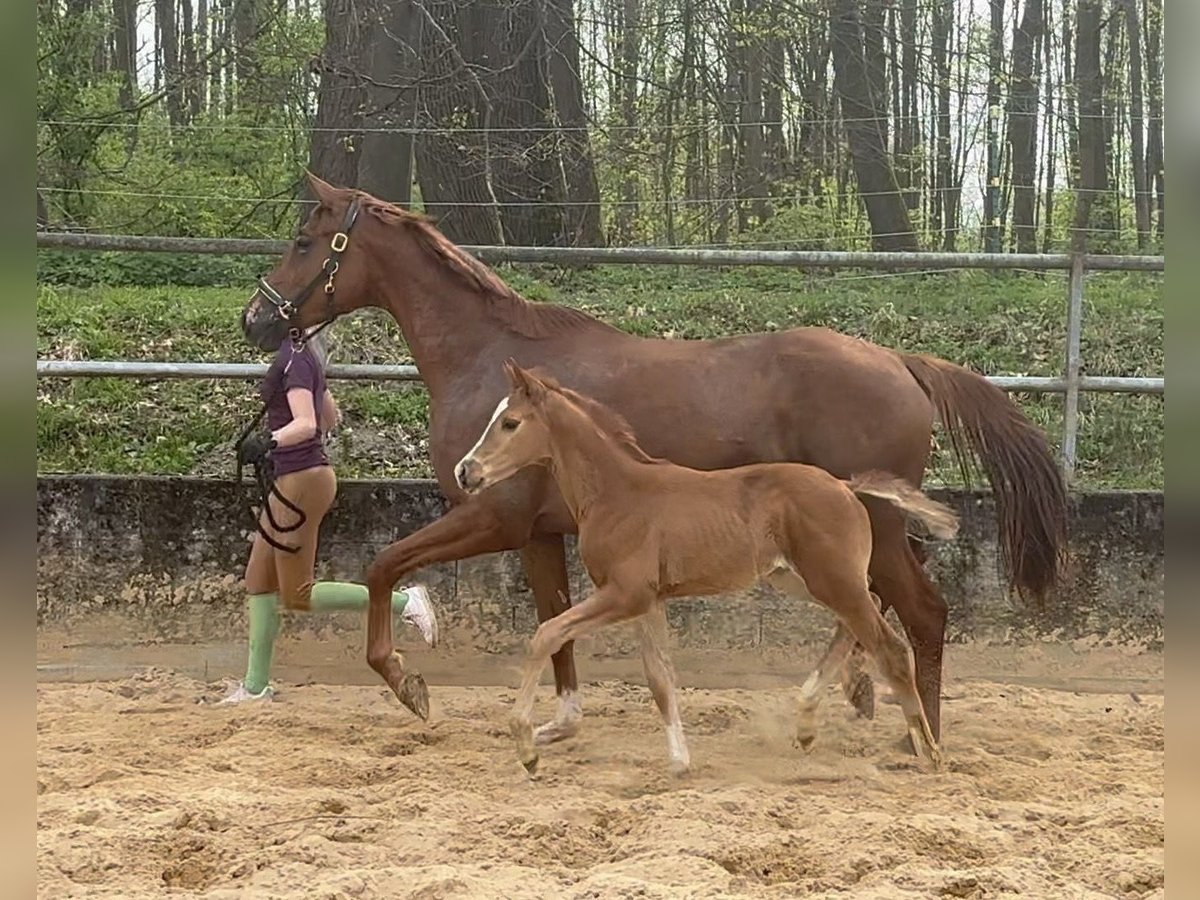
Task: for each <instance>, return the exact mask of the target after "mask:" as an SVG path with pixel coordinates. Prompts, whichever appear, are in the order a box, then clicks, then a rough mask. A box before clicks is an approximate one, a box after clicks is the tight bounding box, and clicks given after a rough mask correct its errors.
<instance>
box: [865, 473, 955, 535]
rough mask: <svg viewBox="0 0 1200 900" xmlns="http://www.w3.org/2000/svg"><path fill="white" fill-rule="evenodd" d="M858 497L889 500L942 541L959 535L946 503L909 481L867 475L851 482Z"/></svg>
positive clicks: (883, 474)
mask: <svg viewBox="0 0 1200 900" xmlns="http://www.w3.org/2000/svg"><path fill="white" fill-rule="evenodd" d="M849 485H850V490H852V491H854V493H855V494H867V495H869V496H871V497H878V498H879V499H880V500H887V501H888V502H889V503H892V504H893V505H894V506H896V507H898V508H899V509H901V510H902V511H903V512H904V514H905V515H907V516H910V517H912V518H914V519H916V520H917V521H918V522H920V523H921V524H922V525H924V526H925V527H926V528H927V529H929V533H930V534H932V535H933V536H934V537H937V538H941V539H942V540H949V539H950V538H952V537H954V536H955V535H956V534H958V516H956V515H955V514H954V510H952V509H951V508H950V507H948V506H946V504H944V503H938V502H937V501H936V500H931V499H930V498H929V497H927V496H925V494H924V493H922V492H921V491H919V490H917V489H916V488H915V487H913V486H912V485H911V484H909V483H908V482H907V481H902V480H901V479H899V478H895V477H893V476H891V475H888V474H886V473H884V472H863V473H862V474H860V475H855V476H854V477H853V478H851V479H850V481H849Z"/></svg>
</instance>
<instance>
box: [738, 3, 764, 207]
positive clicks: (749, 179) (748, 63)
mask: <svg viewBox="0 0 1200 900" xmlns="http://www.w3.org/2000/svg"><path fill="white" fill-rule="evenodd" d="M761 22H762V0H746V27H747V32H748V35H747V37H746V39H745V42H746V43H747V44H749V43H750V36H757V35H758V34H759V33H760V31H759V25H760V24H761ZM755 43H756V44H757V43H758V40H757V37H755ZM740 63H741V66H742V67H743V73H744V78H745V84H746V88H745V90H744V91H743V92H742V103H741V113H740V121H741V151H742V152H741V156H740V162H741V173H740V177H739V178H738V193H739V195H740V196H739V200H740V201H741V202H739V203H738V225H739V231H746V230H747V228H748V227H749V225H750V221H749V215H751V214H752V215H753V216H754V217H755V220H756V222H757V223H758V224H761V223H762V222H764V221H765V220H766V218H767V202H766V200H765V199H764V192H765V191H766V184H765V182H766V179H765V178H764V173H763V149H764V148H763V126H762V121H763V103H762V96H763V54H762V52H761V51H760V50H759V48H758V47H757V46H753V47H749V46H748V47H745V48H744V50H743V52H742V58H741V60H740Z"/></svg>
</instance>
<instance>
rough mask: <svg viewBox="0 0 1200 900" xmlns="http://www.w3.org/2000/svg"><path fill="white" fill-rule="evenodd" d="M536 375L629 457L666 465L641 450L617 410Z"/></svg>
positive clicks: (664, 461)
mask: <svg viewBox="0 0 1200 900" xmlns="http://www.w3.org/2000/svg"><path fill="white" fill-rule="evenodd" d="M534 374H535V375H536V376H537V379H538V381H540V382H541V383H542V384H544V385H545V386H546V387H547V388H548V389H549V390H551V391H553V392H554V393H556V394H558V395H559V396H561V397H562V398H563V399H564V400H566V401H567V402H568V403H570V404H571V405H572V406H574V407H576V408H577V409H579V411H580V412H582V413H583V414H584V415H586V416H587V417H588V418H589V419H590V420H591V421H592V424H593V425H595V426H596V428H597V429H599V430H600V432H601V433H602V434H605V435H607V436H608V437H611V438H612V439H613V441H614V442H615V443H616V445H617V446H618V447H619V448H620V449H621V450H623V451H624V452H625V453H626V454H627V455H628V456H630V457H631V458H633V459H634V460H636V461H637V462H640V463H648V464H652V465H662V464H664V463H666V460H664V459H658V458H657V457H653V456H651V455H650V454H649V453H647V452H646V451H645V450H643V449H642V448H641V445H640V444H638V442H637V437H636V436H635V435H634V433H633V426H631V425H630V424H629V422H628V421H627V420H626V419H625V417H624V416H622V415H621V414H620V413H619V412H617V411H616V410H615V409H613V408H612V407H609V406H605V405H604V404H603V403H601V402H600V401H599V400H594V399H592V398H591V397H587V396H585V395H583V394H580V393H577V392H576V391H573V390H571V389H570V388H568V387H563V386H562V385H561V384H559V383H558V381H557V380H556V379H555V378H553V377H552V376H550V375H544V374H542V373H540V372H537V371H536V370H534Z"/></svg>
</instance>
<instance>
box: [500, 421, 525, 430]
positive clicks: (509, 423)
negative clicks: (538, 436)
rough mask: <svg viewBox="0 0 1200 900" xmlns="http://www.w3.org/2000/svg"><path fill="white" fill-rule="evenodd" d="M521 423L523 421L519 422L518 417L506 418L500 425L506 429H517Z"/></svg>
mask: <svg viewBox="0 0 1200 900" xmlns="http://www.w3.org/2000/svg"><path fill="white" fill-rule="evenodd" d="M520 424H521V423H520V422H518V421H517V420H516V419H505V420H504V421H503V422H501V423H500V427H501V428H503V429H504V430H505V431H516V430H517V426H518V425H520Z"/></svg>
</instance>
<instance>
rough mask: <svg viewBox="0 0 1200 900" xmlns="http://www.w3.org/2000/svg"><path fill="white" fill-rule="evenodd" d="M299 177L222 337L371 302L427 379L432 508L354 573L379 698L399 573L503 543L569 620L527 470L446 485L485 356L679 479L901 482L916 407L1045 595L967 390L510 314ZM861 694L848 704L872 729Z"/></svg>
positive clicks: (921, 434) (895, 563)
mask: <svg viewBox="0 0 1200 900" xmlns="http://www.w3.org/2000/svg"><path fill="white" fill-rule="evenodd" d="M309 184H310V187H311V189H312V192H313V195H314V196H315V197H316V198H317V199H318V201H319V204H318V205H317V206H316V208H315V209H313V211H312V213H311V214H310V216H309V217H308V219H307V221H306V222H305V224H304V225H303V227H302V228H301V229H300V234H299V235H298V237H297V238H296V240H295V242H294V243H293V245H292V246H291V247H290V248H289V249H288V250H287V252H286V253H285V254H284V257H283V259H282V260H281V261H280V262H279V264H278V265H277V266H276V267H275V269H274V271H273V272H271V273H270V275H268V276H267V277H266V278H264V279H263V280H261V281H260V283H259V289H258V290H257V291H256V292H255V294H254V295H253V296H252V297H251V298H250V300H249V302H248V304H247V306H246V308H245V309H244V311H243V313H242V329H243V331H244V333H245V335H246V337H247V339H248V340H250V341H251V342H253V343H254V344H256V345H258V346H259V347H261V348H262V349H265V350H271V349H273V348H276V347H278V346H279V343H280V342H281V341H282V340H284V339H285V338H286V336H287V334H288V331H289V329H290V328H311V327H317V326H320V325H321V324H322V323H324V322H328V321H330V320H332V319H333V318H334V317H336V316H339V315H342V314H344V313H348V312H350V311H352V310H355V309H359V308H362V307H367V306H375V307H380V308H383V309H386V310H387V311H388V312H390V313H391V315H392V316H393V317H394V318H395V319H396V321H397V323H398V324H399V326H400V328H401V330H402V331H403V333H404V337H405V339H406V341H407V342H408V346H409V349H410V351H411V353H412V355H413V358H414V359H415V361H416V363H417V366H418V367H419V368H420V371H421V375H422V377H423V378H424V381H425V384H426V386H427V387H428V390H429V403H430V418H429V429H430V431H429V447H430V457H431V462H432V464H433V468H434V472H435V474H436V476H437V480H438V484H439V486H440V487H441V489H442V491H443V492H444V493H445V495H446V497H447V499H448V500H449V502H450V509H449V510H448V511H447V513H446V514H445V515H444V516H442V517H441V518H440V519H438V520H437V521H436V522H433V523H431V524H430V525H428V526H426V527H424V528H421V529H420V530H418V531H416V532H414V533H413V534H410V535H408V536H407V537H405V538H404V539H403V540H400V541H397V542H396V543H394V544H392V545H391V546H389V547H387V548H386V549H384V550H383V551H382V552H380V553H379V555H378V556H377V557H376V559H375V560H374V562H373V563H372V564H371V566H370V568H369V570H368V572H367V582H368V585H369V588H370V594H371V600H370V612H369V613H368V621H367V659H368V662H369V663H370V665H371V667H372V668H373V669H375V671H376V672H378V673H379V674H380V675H381V676H382V677H383V679H384V680H385V681H386V682H387V683H388V684H389V685H390V686H391V688H392V690H393V691H397V692H398V691H399V689H400V686H401V683H402V682H403V679H404V665H403V660H402V659H401V658H400V656H399V655H398V654H397V653H396V652H395V650H394V645H393V642H392V618H391V590H392V586H393V585H395V584H396V583H397V581H399V580H400V579H401V578H403V577H405V576H406V575H407V574H409V573H411V572H412V571H414V570H415V569H419V568H421V567H423V566H428V565H431V564H434V563H442V562H451V561H455V560H460V559H466V558H468V557H471V556H476V555H479V554H483V553H492V552H499V551H503V550H518V549H519V550H521V551H522V555H523V562H524V566H525V571H526V573H527V575H528V578H529V583H530V586H531V588H532V590H533V594H534V599H535V601H536V604H537V611H538V618H539V620H540V621H542V622H544V621H546V620H548V619H549V618H551V617H552V616H554V615H557V614H559V613H561V612H563V611H564V610H565V609H566V608H568V606H569V601H567V600H566V599H565V598H567V597H568V595H569V588H568V583H567V567H566V553H565V548H564V535H566V534H572V533H575V531H576V526H575V522H574V520H573V519H572V517H571V514H570V510H569V509H568V508H567V506H566V504H565V503H564V501H563V498H562V496H561V494H560V492H559V491H558V490H557V488H556V487H555V485H554V482H553V480H552V479H551V478H550V477H549V475H548V473H547V472H546V471H545V470H543V469H537V468H530V469H526V470H525V471H523V472H521V473H519V474H518V475H515V476H513V477H512V478H510V479H507V480H506V481H504V482H503V483H501V484H497V485H495V486H493V487H491V488H488V489H487V490H486V491H483V492H481V493H479V494H474V495H470V496H468V495H467V494H466V493H465V492H464V491H463V490H462V489H461V488H459V487H458V485H457V484H456V483H455V479H454V471H453V470H454V465H455V463H457V462H458V460H460V459H461V458H462V456H463V454H464V453H466V452H467V450H469V449H470V447H471V445H472V444H473V443H474V441H475V439H476V437H477V436H478V435H479V433H480V430H481V429H482V428H483V427H484V425H485V424H486V423H487V421H488V416H490V415H491V414H492V411H493V410H494V409H495V407H496V403H497V401H498V400H499V399H500V398H501V397H503V396H504V395H505V394H506V393H507V389H506V387H505V379H504V375H503V372H502V371H501V363H502V362H503V361H504V360H506V359H509V358H510V357H511V358H514V359H516V360H517V361H518V362H520V363H521V364H522V365H525V366H540V367H542V368H543V369H544V370H545V371H546V372H548V373H549V374H551V375H553V376H554V377H557V378H560V379H562V380H564V381H566V382H568V383H570V384H571V385H572V386H573V387H575V388H576V389H578V390H580V391H583V392H585V393H587V394H588V395H589V396H592V397H595V398H596V399H597V400H599V401H600V402H602V403H604V404H606V405H607V406H609V407H611V408H612V409H614V410H616V411H617V412H619V413H620V414H621V415H622V416H623V417H624V418H625V419H626V420H627V421H629V422H630V423H631V425H632V427H633V428H634V431H635V433H636V434H637V435H638V438H639V441H640V442H641V445H642V446H643V447H644V448H645V450H646V452H647V453H650V454H652V455H654V456H656V457H660V458H663V459H669V460H671V461H672V462H674V463H677V464H680V465H686V466H690V467H692V468H695V469H718V468H728V467H731V466H737V465H745V464H748V463H754V462H804V463H809V464H811V465H816V466H820V467H821V468H823V469H826V470H828V471H829V472H831V473H833V474H834V475H836V476H838V477H847V476H849V475H850V474H852V473H854V472H866V471H872V470H877V471H881V472H887V473H889V474H890V475H892V476H894V477H897V478H901V479H903V480H905V481H907V482H908V483H909V484H911V485H912V486H913V487H919V486H920V484H921V480H922V478H923V476H924V471H925V466H926V463H927V461H928V459H929V454H930V448H931V440H932V434H933V431H932V429H933V421H934V415H935V413H936V414H937V416H938V417H939V418H940V419H941V421H942V424H943V427H944V428H945V430H946V431H947V432H948V434H949V437H950V441H951V445H952V447H953V449H954V451H955V453H956V456H957V457H958V459H959V462H960V464H961V465H962V467H963V470H964V475H968V476H969V475H970V473H971V470H972V465H971V457H972V455H974V456H975V457H976V458H978V460H979V461H980V462H981V463H982V468H983V471H984V473H985V474H986V475H987V478H988V480H989V481H990V483H991V486H992V489H993V492H994V496H995V502H996V510H997V515H998V518H999V524H1000V540H999V548H1000V554H999V556H1000V561H1001V563H1002V564H1003V566H1004V568H1005V575H1006V576H1007V580H1008V583H1009V585H1010V586H1011V587H1015V588H1016V589H1017V590H1018V591H1020V592H1021V594H1022V595H1032V596H1033V597H1036V598H1039V599H1040V598H1041V597H1043V596H1044V595H1045V594H1046V592H1047V591H1049V590H1050V589H1051V588H1052V587H1053V585H1054V584H1055V582H1056V580H1057V577H1058V573H1059V567H1060V565H1061V563H1062V560H1063V555H1064V552H1065V545H1066V517H1067V516H1066V514H1067V506H1066V491H1065V489H1064V485H1063V482H1062V479H1061V476H1060V474H1059V472H1058V469H1057V467H1056V465H1055V461H1054V458H1053V457H1052V456H1051V453H1050V450H1049V448H1048V446H1047V444H1046V440H1045V437H1044V436H1043V435H1042V433H1041V432H1040V431H1039V430H1038V429H1037V428H1036V427H1035V426H1034V425H1033V424H1032V423H1031V422H1029V420H1028V419H1026V418H1025V417H1024V416H1023V415H1022V413H1021V411H1020V409H1019V408H1018V407H1017V405H1016V404H1015V403H1013V402H1012V401H1011V400H1010V399H1009V398H1008V396H1007V395H1006V394H1005V393H1004V392H1003V391H1001V390H1000V389H999V388H997V387H995V386H993V385H992V384H990V383H989V382H988V381H987V380H985V379H984V378H982V377H981V376H979V375H976V374H975V373H973V372H970V371H968V370H966V369H964V368H961V367H959V366H956V365H954V364H952V363H949V362H946V361H944V360H941V359H937V358H934V357H929V356H919V355H915V354H909V353H902V352H899V351H895V350H890V349H886V348H884V347H879V346H876V345H874V344H871V343H868V342H867V341H863V340H859V339H857V338H852V337H848V336H845V335H842V334H838V333H836V332H833V331H829V330H827V329H824V328H794V329H790V330H787V331H780V332H775V333H769V334H749V335H742V336H738V337H728V338H721V339H717V340H705V341H676V340H657V339H647V338H642V337H636V336H633V335H629V334H626V333H625V332H622V331H620V330H618V329H616V328H613V327H611V326H609V325H606V324H604V323H602V322H600V321H598V320H596V319H594V318H592V317H591V316H588V315H587V314H585V313H583V312H580V311H578V310H574V309H569V308H565V307H562V306H557V305H553V304H547V303H531V302H529V301H527V300H525V299H524V298H522V297H521V296H520V295H519V294H517V293H516V292H515V291H513V290H512V289H511V288H509V287H508V286H507V285H506V284H505V283H504V282H503V281H501V280H500V278H498V277H497V276H496V274H495V273H494V272H493V271H492V270H491V269H489V268H488V267H487V266H486V265H484V264H483V263H482V262H480V261H479V260H477V259H476V258H475V257H473V256H471V255H470V254H468V253H466V252H465V251H463V250H462V249H460V248H459V247H457V246H455V245H454V244H452V243H451V242H450V241H449V240H447V239H446V237H445V236H444V235H442V234H441V232H439V231H438V230H437V229H436V228H435V227H434V226H433V225H432V224H431V223H430V222H429V221H427V220H426V219H424V218H423V217H421V216H417V215H414V214H411V213H408V212H405V211H403V210H400V209H398V208H397V207H395V206H393V205H391V204H389V203H386V202H383V201H381V200H378V199H376V198H374V197H371V196H370V195H367V194H364V193H362V192H359V191H354V190H349V189H338V188H334V187H332V186H330V185H328V184H326V183H325V182H323V181H321V180H320V179H318V178H316V177H315V176H312V175H311V174H310V175H309ZM317 288H322V290H320V291H318V290H317ZM864 502H865V503H866V506H867V508H868V511H869V512H870V516H871V526H872V531H873V538H874V543H873V550H872V554H871V564H870V575H871V579H872V585H873V589H874V591H875V592H876V593H877V594H878V595H879V597H880V598H881V600H882V602H883V605H884V608H885V609H886V608H887V607H894V608H895V610H896V613H897V615H898V616H899V618H900V621H901V622H902V623H903V625H904V628H905V630H906V631H907V633H908V636H909V639H910V641H911V643H912V647H913V652H914V654H915V657H916V665H917V685H918V690H919V692H920V694H921V699H922V701H923V702H924V706H925V711H926V714H927V715H928V717H929V723H930V726H931V728H932V730H933V734H934V736H935V737H939V736H940V733H939V721H940V714H939V713H940V700H941V677H942V645H943V640H944V634H945V623H946V604H945V601H944V600H943V599H942V597H941V596H940V595H939V593H938V591H937V589H936V588H935V587H934V585H933V584H932V582H930V580H929V579H928V577H927V576H926V574H925V571H924V569H923V568H922V561H923V554H922V549H921V546H920V544H919V543H917V542H916V541H913V542H911V543H910V541H909V538H908V536H907V534H906V530H905V518H904V516H903V515H902V514H901V513H900V512H899V511H898V510H896V509H895V508H894V507H893V506H892V505H891V504H890V503H887V502H884V501H879V500H877V499H875V498H867V499H866V500H865V501H864ZM839 639H840V637H838V638H835V641H837V640H839ZM554 674H555V682H556V687H557V690H558V695H559V708H558V714H557V715H556V717H555V719H554V720H553V721H552V722H550V723H547V724H546V725H544V726H542V728H540V729H538V734H537V739H538V741H539V742H547V741H552V740H556V739H559V738H562V737H565V736H567V735H569V734H573V733H574V732H575V731H576V730H577V729H578V727H579V724H580V720H581V712H580V705H579V697H578V693H577V691H578V687H577V682H576V674H575V662H574V654H573V647H572V645H571V644H570V643H567V644H566V645H565V646H564V647H563V648H562V650H560V651H559V652H558V653H557V654H555V656H554ZM869 684H870V682H869V681H867V685H868V686H869ZM864 693H866V692H863V691H859V693H858V696H859V699H860V703H858V704H856V705H858V706H859V708H860V711H861V712H863V713H864V714H866V715H870V714H871V713H872V711H873V699H870V698H864V696H863V695H864Z"/></svg>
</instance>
